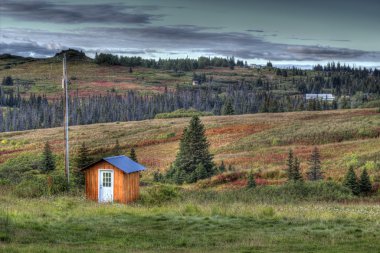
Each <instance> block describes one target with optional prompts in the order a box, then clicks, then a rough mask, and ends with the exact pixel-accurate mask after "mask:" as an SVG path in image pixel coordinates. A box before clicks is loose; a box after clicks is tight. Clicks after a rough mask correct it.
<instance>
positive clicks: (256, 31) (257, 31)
mask: <svg viewBox="0 0 380 253" xmlns="http://www.w3.org/2000/svg"><path fill="white" fill-rule="evenodd" d="M245 31H246V32H254V33H263V32H264V30H260V29H248V30H245Z"/></svg>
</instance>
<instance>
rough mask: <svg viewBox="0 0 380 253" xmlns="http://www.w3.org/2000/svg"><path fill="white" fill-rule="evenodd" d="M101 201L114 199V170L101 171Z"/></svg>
mask: <svg viewBox="0 0 380 253" xmlns="http://www.w3.org/2000/svg"><path fill="white" fill-rule="evenodd" d="M99 179H100V180H99V202H112V201H113V180H114V178H113V171H112V170H100V171H99Z"/></svg>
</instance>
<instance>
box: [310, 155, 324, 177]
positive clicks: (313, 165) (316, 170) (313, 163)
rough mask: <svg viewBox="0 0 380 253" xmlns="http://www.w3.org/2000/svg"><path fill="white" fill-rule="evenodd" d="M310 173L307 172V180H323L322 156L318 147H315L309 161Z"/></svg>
mask: <svg viewBox="0 0 380 253" xmlns="http://www.w3.org/2000/svg"><path fill="white" fill-rule="evenodd" d="M309 166H310V167H309V171H308V172H307V178H308V179H309V180H310V181H316V180H321V179H323V174H322V171H321V155H320V153H319V150H318V148H317V147H314V149H313V152H312V153H311V156H310V159H309Z"/></svg>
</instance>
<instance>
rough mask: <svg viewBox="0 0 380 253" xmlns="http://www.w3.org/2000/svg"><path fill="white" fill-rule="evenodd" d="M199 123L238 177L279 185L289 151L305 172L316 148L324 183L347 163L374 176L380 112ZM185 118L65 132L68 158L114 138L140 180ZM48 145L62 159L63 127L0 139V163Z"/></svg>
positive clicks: (168, 158)
mask: <svg viewBox="0 0 380 253" xmlns="http://www.w3.org/2000/svg"><path fill="white" fill-rule="evenodd" d="M201 119H202V122H203V123H204V124H205V127H206V136H207V138H208V140H209V142H210V144H211V146H210V151H211V153H212V154H214V160H215V162H216V163H217V164H220V163H221V162H222V161H224V163H225V164H226V165H232V166H234V167H235V169H236V170H238V171H250V170H253V171H254V172H260V173H262V176H263V177H264V178H265V179H268V180H272V179H273V180H278V179H281V178H282V177H283V176H284V175H283V174H282V173H277V174H276V173H274V172H276V171H277V172H281V171H283V170H284V168H285V160H286V157H287V152H288V150H289V149H290V148H292V149H293V150H294V152H295V154H296V155H297V156H298V157H299V158H300V160H301V168H302V170H303V171H305V170H306V169H307V167H308V164H307V160H308V158H309V156H310V153H311V150H312V149H313V147H314V146H318V147H319V149H320V151H321V160H322V169H323V171H324V173H325V177H326V178H331V179H334V180H336V181H341V180H342V179H343V176H344V174H345V172H346V170H347V168H348V167H349V166H350V165H352V166H354V167H355V168H359V167H362V168H364V167H366V168H367V170H368V172H369V174H370V175H371V176H372V177H376V176H378V175H379V171H380V164H378V162H377V161H378V160H379V152H380V143H379V141H378V137H379V134H380V128H379V125H380V114H379V113H378V112H377V110H375V109H355V110H337V111H323V112H292V113H271V114H254V115H236V116H207V117H202V118H201ZM189 120H190V119H189V118H168V119H154V120H146V121H138V122H115V123H103V124H93V125H84V126H71V127H70V147H71V156H72V158H74V157H75V155H76V153H77V150H78V148H79V146H80V145H81V144H82V142H86V144H87V146H88V147H89V148H90V151H91V153H92V154H93V155H98V156H99V155H100V156H101V155H102V154H104V153H107V152H109V151H111V150H112V149H113V147H114V145H115V143H116V140H118V141H119V143H120V145H121V148H122V152H123V153H125V154H128V152H129V150H130V148H131V147H135V149H136V152H137V156H138V159H139V161H140V162H141V163H142V164H144V165H145V166H147V168H148V172H147V173H146V175H143V177H150V176H151V175H152V172H153V171H156V170H159V171H161V172H164V171H166V169H167V168H168V167H169V165H170V164H171V163H172V162H173V160H174V159H175V155H176V152H177V150H178V146H179V139H180V138H181V134H182V131H183V129H184V127H185V126H186V125H187V124H188V122H189ZM46 141H49V142H50V144H51V145H52V148H53V151H54V152H55V153H56V154H58V155H59V154H62V152H63V145H64V142H63V129H62V128H51V129H37V130H30V131H21V132H9V133H0V154H1V156H0V163H2V162H5V161H7V160H9V159H10V158H15V157H17V156H19V155H21V154H39V153H41V151H42V148H43V145H44V143H45V142H46ZM271 175H275V176H271ZM272 177H275V178H272Z"/></svg>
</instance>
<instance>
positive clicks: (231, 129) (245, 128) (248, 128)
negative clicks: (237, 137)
mask: <svg viewBox="0 0 380 253" xmlns="http://www.w3.org/2000/svg"><path fill="white" fill-rule="evenodd" d="M270 127H271V126H270V125H264V124H257V125H234V126H223V127H218V128H212V129H207V130H206V135H208V136H212V135H220V134H243V135H250V134H254V133H257V132H261V131H264V130H266V129H269V128H270Z"/></svg>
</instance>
